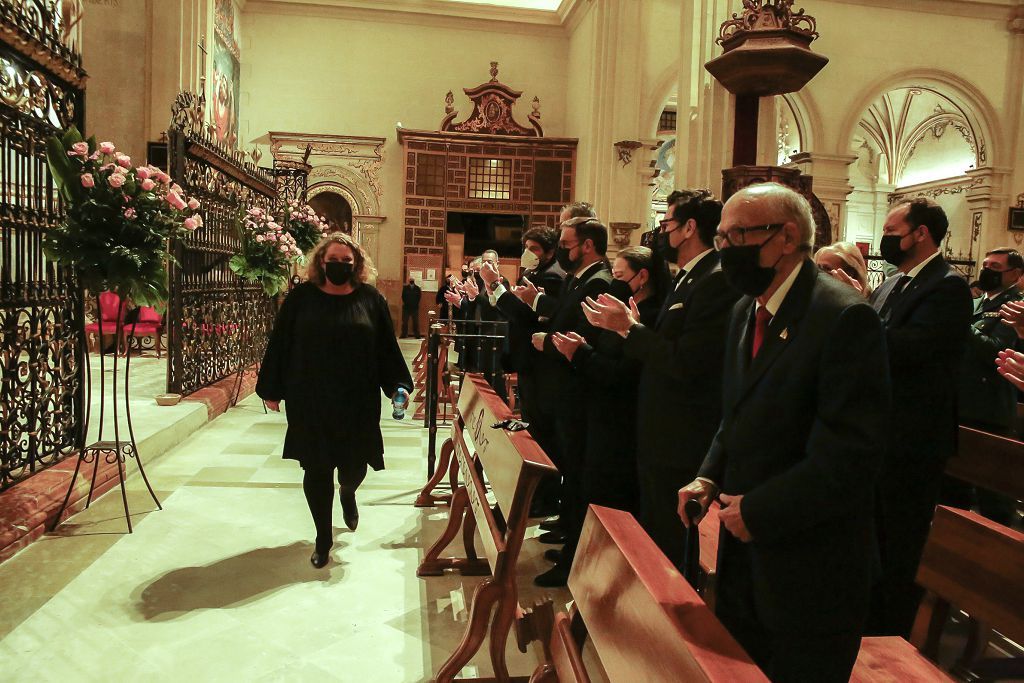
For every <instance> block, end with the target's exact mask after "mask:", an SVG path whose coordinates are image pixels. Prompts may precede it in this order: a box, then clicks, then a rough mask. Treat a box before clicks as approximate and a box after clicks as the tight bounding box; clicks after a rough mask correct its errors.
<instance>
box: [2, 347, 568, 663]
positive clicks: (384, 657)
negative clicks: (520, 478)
mask: <svg viewBox="0 0 1024 683" xmlns="http://www.w3.org/2000/svg"><path fill="white" fill-rule="evenodd" d="M403 349H404V350H405V351H406V354H407V357H409V358H411V357H412V355H413V354H414V353H415V350H416V344H415V343H413V342H403ZM384 414H385V418H384V420H383V421H382V426H383V431H384V435H385V443H386V455H385V458H386V460H387V469H386V470H385V471H383V472H376V473H375V472H371V473H370V476H369V477H368V478H367V480H366V482H365V483H364V485H363V486H362V487H361V488H360V490H359V503H360V512H361V519H360V526H359V529H358V531H357V532H354V533H353V532H349V531H348V530H347V529H345V528H344V525H343V523H342V522H341V519H340V518H341V513H340V506H337V505H336V510H335V515H336V521H335V533H336V537H335V546H334V550H333V552H332V562H331V563H330V564H329V565H328V566H327V567H326V568H324V569H322V570H315V569H313V568H312V567H311V566H310V565H309V562H308V557H309V554H310V552H311V551H312V543H311V541H312V536H313V530H312V523H311V521H310V520H309V513H308V510H307V509H306V505H305V500H304V498H303V495H302V489H301V470H300V469H299V467H298V465H297V464H296V463H294V462H291V461H284V460H282V459H281V457H280V451H281V445H282V443H283V440H284V434H285V418H284V416H282V415H280V414H273V413H271V414H269V415H265V414H264V412H263V409H262V407H261V405H260V403H259V401H258V399H256V398H255V397H250V398H249V399H247V400H246V401H244V402H243V403H242V404H240V405H239V406H238V407H237V408H234V409H232V410H230V411H228V412H227V413H226V414H224V415H222V416H221V417H219V418H217V419H216V420H214V421H213V422H211V423H209V424H208V425H206V426H204V427H202V428H201V429H199V430H198V431H195V432H194V433H192V434H191V435H190V436H188V437H186V438H184V439H183V440H181V441H180V442H179V443H177V444H176V445H175V446H174V447H173V448H172V449H171V450H169V451H168V452H167V453H166V454H165V455H164V456H163V457H162V458H160V459H159V460H157V461H155V462H154V463H153V464H152V466H150V467H147V473H148V474H149V475H150V478H151V481H152V482H153V484H154V487H155V488H156V490H157V493H158V495H159V496H160V498H161V501H162V503H163V510H161V511H157V510H155V506H154V505H153V503H152V501H151V500H150V499H149V497H148V495H147V494H146V491H145V489H144V488H143V486H142V483H141V480H140V479H139V478H138V477H132V479H131V480H130V482H129V484H130V490H129V495H130V503H131V507H132V510H133V523H134V524H135V533H134V534H130V535H129V534H127V533H125V527H124V519H123V517H122V511H121V501H120V496H119V494H118V493H117V492H116V491H113V492H111V493H108V494H107V495H106V496H104V497H103V498H101V499H100V500H99V501H98V502H96V503H94V504H93V506H92V507H91V508H90V509H89V510H86V511H84V512H82V513H80V514H78V515H76V516H75V517H73V518H71V519H70V520H69V521H68V522H67V523H65V524H64V525H63V526H61V527H60V529H58V531H57V532H56V533H54V534H50V535H47V536H45V537H43V538H42V539H40V540H39V541H37V542H35V543H34V544H32V545H31V546H30V547H29V548H27V549H26V550H24V551H22V552H21V553H20V554H18V555H17V556H15V557H14V558H12V559H11V560H9V561H7V562H5V563H3V564H0V586H2V587H3V590H2V595H3V598H2V599H0V662H2V664H0V678H2V679H3V680H5V681H34V682H35V681H50V680H52V681H225V680H238V681H309V680H328V681H360V682H361V681H368V682H377V681H380V682H392V681H393V682H395V683H408V682H416V681H428V680H431V678H432V674H433V672H434V671H436V669H437V668H438V667H439V666H440V665H441V663H443V662H444V660H445V659H446V658H447V657H448V655H449V654H450V653H451V652H452V650H453V649H454V648H455V646H456V645H457V643H458V642H459V640H460V639H461V637H462V634H463V631H464V627H465V621H466V618H467V611H468V603H469V601H470V597H471V595H472V591H473V589H474V587H475V586H476V585H477V584H478V583H479V582H480V581H482V579H481V578H473V577H466V578H463V577H461V576H458V575H446V576H443V577H435V578H425V579H418V578H416V574H415V572H416V566H417V564H418V563H419V560H420V558H421V557H422V556H423V553H424V550H425V548H426V547H428V546H429V545H430V544H431V543H432V541H433V539H435V538H436V537H437V536H438V535H439V533H440V531H441V529H442V528H443V526H444V524H445V521H446V518H447V512H446V510H445V509H444V508H438V509H418V508H415V507H413V505H412V502H413V499H414V498H415V494H416V492H417V491H418V489H419V487H420V486H421V485H422V482H423V480H424V472H425V459H424V453H425V444H426V433H425V430H423V429H422V427H421V426H420V425H418V424H416V423H413V422H410V421H409V420H406V421H403V422H396V421H393V420H391V419H390V411H385V413H384ZM538 533H539V529H537V527H536V526H534V527H532V528H531V530H530V532H529V534H530V535H531V536H533V535H536V534H538ZM547 547H548V546H543V545H540V544H539V543H537V542H536V541H528V542H527V543H526V546H525V549H524V557H522V558H521V560H520V565H519V573H520V586H521V597H520V601H521V603H522V604H523V605H524V606H530V605H532V604H533V603H534V602H536V601H538V600H540V599H543V598H551V599H553V600H554V602H555V604H556V605H557V606H559V608H561V607H562V606H564V605H565V604H566V603H567V602H568V600H569V599H570V598H569V594H568V592H567V591H565V590H555V591H545V590H540V589H535V588H534V587H533V586H532V584H530V579H531V578H532V576H533V575H534V574H536V573H538V572H539V571H542V570H544V569H546V568H547V567H548V566H549V565H548V564H547V563H546V562H545V561H544V560H543V558H542V557H541V554H542V553H543V551H544V550H545V549H546V548H547ZM453 548H454V549H456V550H459V551H461V544H460V542H459V541H456V542H455V544H454V545H453ZM483 649H484V653H481V654H478V656H477V657H476V658H474V660H473V662H472V663H471V665H470V666H468V667H466V669H464V670H463V676H466V677H472V676H485V675H488V674H490V672H491V670H490V665H489V661H488V657H487V655H486V646H485V647H484V648H483ZM507 650H508V653H509V657H508V661H509V668H510V670H511V673H512V674H513V675H528V674H529V673H530V672H531V671H532V669H533V668H534V666H535V665H536V661H537V660H536V654H535V653H534V652H532V651H531V652H529V653H527V654H525V655H524V654H521V653H519V651H518V649H517V648H516V646H515V644H514V637H512V638H510V639H509V643H508V647H507Z"/></svg>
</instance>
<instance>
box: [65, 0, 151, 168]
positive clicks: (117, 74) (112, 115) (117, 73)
mask: <svg viewBox="0 0 1024 683" xmlns="http://www.w3.org/2000/svg"><path fill="white" fill-rule="evenodd" d="M146 28H147V8H146V3H145V2H138V1H137V0H86V2H85V15H84V17H83V20H82V53H83V54H82V61H83V64H84V67H85V70H86V71H87V72H88V74H89V80H88V83H87V85H86V107H85V117H86V118H85V131H83V132H85V134H86V135H95V136H96V138H97V140H100V141H103V140H110V141H113V142H114V143H115V144H116V145H118V147H119V148H120V149H121V150H123V151H124V153H125V154H128V155H129V156H131V157H132V158H133V159H137V160H139V161H140V162H141V161H142V160H143V159H144V158H145V153H146V126H145V122H146V112H145V108H146V98H145V97H143V96H141V93H138V92H137V91H136V90H135V89H134V87H133V86H132V85H131V84H142V83H146V81H147V73H146V67H147V63H146V62H147V60H146V53H147V51H148V48H149V40H148V35H147V33H148V31H147V30H146ZM169 114H170V105H168V115H169Z"/></svg>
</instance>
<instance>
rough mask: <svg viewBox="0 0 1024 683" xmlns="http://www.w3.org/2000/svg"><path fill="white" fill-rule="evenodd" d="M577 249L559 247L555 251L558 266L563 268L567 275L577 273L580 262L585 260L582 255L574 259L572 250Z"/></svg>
mask: <svg viewBox="0 0 1024 683" xmlns="http://www.w3.org/2000/svg"><path fill="white" fill-rule="evenodd" d="M577 246H579V245H577ZM575 248H576V247H572V248H570V249H566V248H565V247H558V248H557V249H555V260H556V261H558V265H559V266H561V267H562V270H564V271H565V272H567V273H574V272H576V269H577V268H579V265H580V261H582V260H583V256H582V254H581V255H580V256H578V257H577V258H576V259H573V258H572V256H571V254H572V250H573V249H575Z"/></svg>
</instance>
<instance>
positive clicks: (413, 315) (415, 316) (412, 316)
mask: <svg viewBox="0 0 1024 683" xmlns="http://www.w3.org/2000/svg"><path fill="white" fill-rule="evenodd" d="M410 320H411V321H412V333H413V334H414V335H415V336H417V337H418V336H420V312H419V310H418V309H415V308H406V307H405V306H402V336H403V337H408V336H409V321H410Z"/></svg>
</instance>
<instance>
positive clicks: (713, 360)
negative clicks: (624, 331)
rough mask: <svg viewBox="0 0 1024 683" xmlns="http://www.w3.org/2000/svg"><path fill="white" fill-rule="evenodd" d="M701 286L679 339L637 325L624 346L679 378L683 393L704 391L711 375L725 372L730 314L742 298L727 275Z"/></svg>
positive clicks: (629, 353) (631, 354) (690, 303)
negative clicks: (723, 369)
mask: <svg viewBox="0 0 1024 683" xmlns="http://www.w3.org/2000/svg"><path fill="white" fill-rule="evenodd" d="M698 287H699V289H698V290H695V291H694V292H693V294H692V295H691V296H690V298H689V301H687V302H686V306H687V307H688V308H689V310H688V311H687V312H686V319H685V321H684V332H683V333H682V334H681V335H679V337H678V338H676V339H674V340H673V339H667V338H665V337H663V336H661V335H660V334H658V333H657V332H655V331H654V330H652V329H651V328H649V327H646V326H644V325H637V326H636V327H634V328H633V330H632V331H631V332H630V333H629V335H627V337H626V343H625V345H624V346H623V350H624V352H625V353H626V355H627V356H629V357H631V358H635V359H637V360H641V361H643V362H644V364H646V365H647V366H648V367H653V368H655V369H657V371H658V372H661V373H664V374H666V375H668V376H669V377H672V378H673V379H675V380H677V381H679V382H680V384H679V391H680V392H682V393H687V392H693V391H695V390H700V391H703V389H704V386H705V385H706V380H707V377H708V375H709V374H714V375H718V376H720V375H721V369H722V363H723V359H724V356H725V343H724V342H725V333H726V330H727V329H728V327H729V316H730V314H731V313H732V308H733V306H734V305H735V304H736V301H737V300H738V299H739V293H738V292H736V291H735V290H734V289H732V288H731V287H729V286H728V285H727V284H726V282H725V279H724V276H722V277H718V275H717V274H712V275H709V276H708V278H707V279H706V280H705V281H704V282H703V283H701V284H700V285H698Z"/></svg>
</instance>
